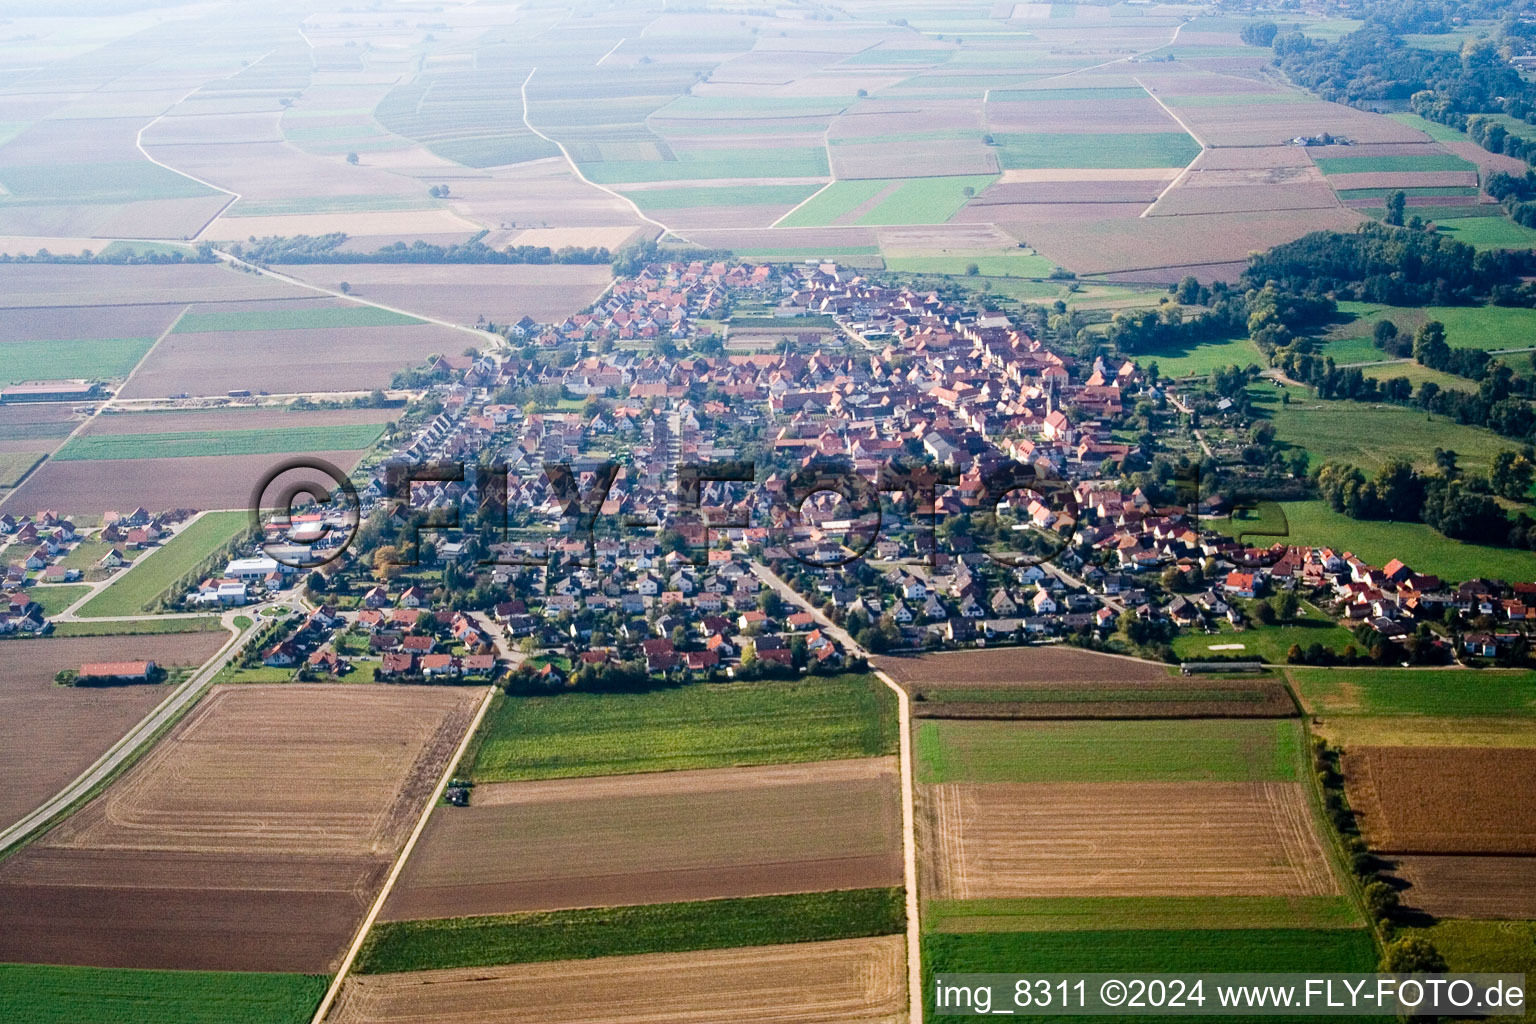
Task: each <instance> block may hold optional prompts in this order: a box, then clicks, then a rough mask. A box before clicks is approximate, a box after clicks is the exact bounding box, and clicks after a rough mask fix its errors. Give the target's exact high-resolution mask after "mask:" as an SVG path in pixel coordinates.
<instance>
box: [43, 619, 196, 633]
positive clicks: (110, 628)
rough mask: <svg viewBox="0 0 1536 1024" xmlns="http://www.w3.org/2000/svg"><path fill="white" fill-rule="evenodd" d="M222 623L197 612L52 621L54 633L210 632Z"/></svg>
mask: <svg viewBox="0 0 1536 1024" xmlns="http://www.w3.org/2000/svg"><path fill="white" fill-rule="evenodd" d="M223 628H224V625H223V623H221V622H220V621H219V617H218V616H217V615H196V616H192V617H190V618H175V619H172V618H160V619H134V620H132V621H118V620H114V621H110V622H107V621H102V620H91V619H83V620H77V621H75V622H56V623H54V624H53V635H54V636H143V635H145V634H150V633H156V634H158V633H211V632H213V631H214V630H222V629H223Z"/></svg>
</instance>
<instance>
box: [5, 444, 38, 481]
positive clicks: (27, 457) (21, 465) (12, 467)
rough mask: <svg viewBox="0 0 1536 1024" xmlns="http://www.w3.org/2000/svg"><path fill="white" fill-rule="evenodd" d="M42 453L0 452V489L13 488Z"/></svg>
mask: <svg viewBox="0 0 1536 1024" xmlns="http://www.w3.org/2000/svg"><path fill="white" fill-rule="evenodd" d="M43 455H44V453H43V452H0V487H15V486H16V484H17V483H19V482H20V480H21V478H22V476H23V474H25V473H26V472H27V470H29V469H31V468H32V467H33V466H35V465H37V460H38V459H41V458H42V457H43Z"/></svg>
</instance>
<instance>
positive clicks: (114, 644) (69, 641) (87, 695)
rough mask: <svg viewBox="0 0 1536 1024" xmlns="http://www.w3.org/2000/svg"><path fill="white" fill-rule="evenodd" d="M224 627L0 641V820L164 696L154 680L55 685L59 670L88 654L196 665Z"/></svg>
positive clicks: (62, 780) (15, 814)
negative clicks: (1, 664)
mask: <svg viewBox="0 0 1536 1024" xmlns="http://www.w3.org/2000/svg"><path fill="white" fill-rule="evenodd" d="M228 636H229V634H228V633H226V632H225V631H224V630H222V629H221V630H218V631H216V632H206V633H182V634H171V635H165V636H143V637H76V638H67V637H46V638H40V639H34V640H14V639H10V640H5V641H3V646H0V654H3V655H4V656H5V658H6V664H7V670H6V672H4V673H3V674H0V775H3V776H4V778H5V779H6V780H7V785H6V786H5V787H4V789H3V790H0V826H7V825H10V824H11V823H13V822H15V821H16V820H17V819H18V818H20V817H21V816H22V815H23V814H26V813H27V812H28V811H31V810H32V809H33V808H35V807H37V806H38V805H39V804H41V803H42V802H43V801H44V800H46V799H47V798H48V797H50V796H52V795H53V794H54V793H56V792H58V791H59V790H60V789H62V788H63V787H64V785H65V784H66V783H68V782H69V781H70V780H72V779H74V778H75V777H76V776H77V775H79V774H80V773H81V772H82V771H84V770H85V769H86V768H88V767H90V765H91V764H92V763H93V762H94V761H95V760H96V759H97V758H98V757H100V756H101V755H102V754H104V753H106V751H107V749H108V748H109V747H110V746H111V745H112V744H113V743H115V742H116V741H117V740H118V738H119V737H121V736H122V735H123V734H124V733H126V732H127V731H128V729H129V728H130V727H131V726H133V725H134V723H136V722H138V721H139V720H140V719H142V718H143V717H144V716H145V715H146V714H148V713H149V712H150V710H151V709H152V708H154V707H155V705H157V704H159V703H160V702H161V701H162V700H164V699H165V698H166V697H167V696H168V695H169V691H168V689H163V688H161V687H159V686H150V685H140V686H78V687H77V686H58V685H56V684H55V683H54V681H53V677H54V676H55V675H56V674H57V673H58V672H59V671H61V670H63V669H70V670H72V671H78V670H79V668H80V666H81V665H82V664H84V663H86V662H92V661H137V660H153V661H155V662H156V663H158V664H161V665H165V666H192V665H201V664H202V663H203V662H205V661H207V660H208V659H209V658H210V657H212V656H213V655H214V653H215V652H217V651H218V649H219V648H220V647H222V646H223V645H224V641H225V640H226V639H227V638H228Z"/></svg>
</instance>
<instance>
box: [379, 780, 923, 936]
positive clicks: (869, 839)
mask: <svg viewBox="0 0 1536 1024" xmlns="http://www.w3.org/2000/svg"><path fill="white" fill-rule="evenodd" d="M900 825H901V810H900V805H899V803H898V800H897V786H896V765H895V762H894V759H891V758H879V759H867V760H851V761H827V762H820V763H815V764H803V765H789V766H772V767H765V768H724V769H711V770H704V771H681V772H664V773H658V774H651V775H632V776H623V777H618V778H596V779H560V780H556V781H551V782H518V783H508V784H496V785H483V786H479V787H477V788H476V789H475V794H474V803H473V806H471V807H469V808H454V807H442V808H439V809H438V810H437V811H435V812H434V814H433V817H432V821H431V823H430V824H429V825H428V828H427V831H426V833H425V834H424V835H423V837H422V841H421V843H420V845H419V846H418V847H417V849H416V851H415V853H414V854H413V855H412V857H411V859H410V861H409V862H408V863H407V866H406V869H405V872H404V873H403V874H402V875H401V878H400V883H399V885H398V886H397V887H396V888H395V890H394V892H393V893H392V894H391V896H390V900H389V903H388V904H387V905H386V906H385V910H384V917H385V918H386V919H389V920H399V919H410V918H432V917H460V916H466V915H475V914H503V913H511V912H514V911H521V910H554V909H561V908H570V907H591V906H608V905H619V904H638V903H667V902H674V901H680V900H701V899H717V898H722V897H728V896H761V895H770V894H776V893H789V892H809V891H813V890H820V889H859V888H866V887H870V886H882V885H899V884H901V835H900Z"/></svg>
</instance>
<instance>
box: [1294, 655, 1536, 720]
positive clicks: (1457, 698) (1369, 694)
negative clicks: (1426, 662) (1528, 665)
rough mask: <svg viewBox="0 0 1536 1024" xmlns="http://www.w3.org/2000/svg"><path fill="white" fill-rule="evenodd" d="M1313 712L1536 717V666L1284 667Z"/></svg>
mask: <svg viewBox="0 0 1536 1024" xmlns="http://www.w3.org/2000/svg"><path fill="white" fill-rule="evenodd" d="M1286 674H1287V675H1288V676H1290V679H1291V683H1292V685H1293V686H1294V687H1295V688H1296V693H1297V695H1298V696H1299V697H1300V698H1301V701H1302V704H1303V706H1304V707H1305V708H1306V709H1307V711H1308V712H1310V713H1312V714H1318V715H1322V716H1324V717H1325V718H1331V717H1333V716H1335V715H1356V714H1366V715H1425V716H1457V715H1460V716H1487V717H1489V718H1499V719H1504V720H1509V719H1515V718H1536V672H1520V671H1503V670H1498V669H1485V670H1476V671H1474V670H1469V669H1454V668H1453V669H1343V668H1336V669H1323V668H1291V669H1287V670H1286Z"/></svg>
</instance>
